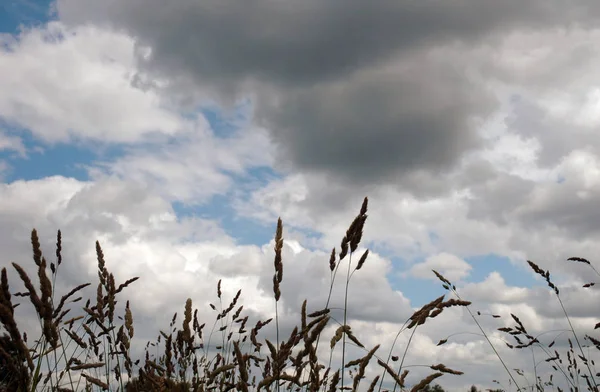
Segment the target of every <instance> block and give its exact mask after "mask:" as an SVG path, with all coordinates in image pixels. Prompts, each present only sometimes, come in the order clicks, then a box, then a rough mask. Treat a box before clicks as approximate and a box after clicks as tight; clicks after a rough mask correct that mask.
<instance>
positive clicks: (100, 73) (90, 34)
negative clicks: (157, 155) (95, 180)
mask: <svg viewBox="0 0 600 392" xmlns="http://www.w3.org/2000/svg"><path fill="white" fill-rule="evenodd" d="M0 65H1V66H2V68H3V69H5V70H6V72H5V73H4V75H3V77H1V78H0V88H1V89H2V91H4V93H3V94H2V97H0V118H2V119H3V120H4V121H5V122H7V123H9V124H11V125H13V126H18V127H21V128H25V129H26V130H29V131H30V132H31V133H33V135H34V136H35V137H37V138H39V139H41V140H43V141H45V142H48V143H56V142H67V141H88V140H94V141H102V142H104V143H110V142H124V143H130V142H135V141H140V140H143V139H144V138H145V137H147V136H148V135H149V134H152V133H162V134H166V135H174V134H176V133H177V132H179V131H181V129H182V128H183V127H184V123H183V121H182V120H181V119H180V118H179V117H178V116H177V115H176V114H174V113H173V112H171V111H170V110H168V109H167V108H165V107H164V104H165V103H164V102H162V101H161V99H160V97H159V96H158V95H157V94H156V93H155V92H153V91H150V90H143V89H141V88H138V87H136V86H135V85H134V80H135V73H136V67H135V58H134V41H133V40H132V39H131V38H129V37H127V36H125V35H123V34H118V33H112V32H109V31H106V30H103V29H99V28H97V27H94V26H85V27H78V28H73V29H71V28H67V27H65V26H64V25H63V24H62V23H60V22H50V23H48V24H47V25H45V26H44V27H41V28H33V29H26V30H25V31H23V32H22V33H21V34H20V35H19V36H17V37H12V36H3V37H2V49H1V50H0Z"/></svg>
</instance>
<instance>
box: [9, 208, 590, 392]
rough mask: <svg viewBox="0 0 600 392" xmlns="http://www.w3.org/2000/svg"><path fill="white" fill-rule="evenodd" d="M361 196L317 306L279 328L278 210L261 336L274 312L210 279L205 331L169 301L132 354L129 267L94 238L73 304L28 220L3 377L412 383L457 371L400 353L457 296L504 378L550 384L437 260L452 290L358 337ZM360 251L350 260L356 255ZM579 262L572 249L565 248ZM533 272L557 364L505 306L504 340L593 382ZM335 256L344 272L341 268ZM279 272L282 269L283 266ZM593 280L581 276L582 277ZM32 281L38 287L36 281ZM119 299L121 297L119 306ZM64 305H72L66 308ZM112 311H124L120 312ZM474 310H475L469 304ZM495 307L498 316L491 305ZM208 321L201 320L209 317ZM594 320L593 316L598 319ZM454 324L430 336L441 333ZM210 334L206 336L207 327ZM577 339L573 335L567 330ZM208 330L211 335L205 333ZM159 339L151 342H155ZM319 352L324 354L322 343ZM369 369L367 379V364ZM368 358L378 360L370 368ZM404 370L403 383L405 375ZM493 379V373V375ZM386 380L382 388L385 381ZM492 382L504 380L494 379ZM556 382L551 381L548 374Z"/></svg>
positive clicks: (141, 383) (217, 387) (318, 387)
mask: <svg viewBox="0 0 600 392" xmlns="http://www.w3.org/2000/svg"><path fill="white" fill-rule="evenodd" d="M367 207H368V200H367V198H365V199H364V202H363V204H362V206H361V209H360V212H359V214H358V215H357V216H356V217H355V219H354V220H353V221H352V223H351V224H350V226H349V228H348V230H347V231H346V233H345V235H344V237H343V239H342V241H341V243H340V247H339V252H336V248H333V249H332V252H331V256H330V259H329V267H330V268H329V269H330V286H329V295H328V297H327V299H326V300H325V301H324V304H323V305H324V306H323V307H322V308H321V309H320V310H317V311H314V312H311V313H307V307H308V305H307V301H306V300H305V301H304V302H303V304H302V307H301V309H300V312H299V314H298V316H299V325H297V326H296V327H295V328H293V330H292V331H291V333H290V334H289V336H283V337H282V336H281V332H282V331H280V327H279V322H280V320H279V310H278V304H279V301H280V298H281V285H282V284H284V279H283V278H284V264H285V263H284V261H283V259H282V249H283V243H284V238H283V222H282V221H281V219H279V220H278V223H277V230H276V234H275V247H274V250H275V259H274V272H273V299H274V313H275V320H274V325H275V330H276V340H275V341H274V342H272V341H270V340H269V339H266V338H262V337H261V329H262V328H263V327H265V326H266V325H268V324H270V323H271V322H273V319H268V320H258V321H257V322H256V323H254V324H253V325H249V316H247V315H244V311H243V306H241V305H239V304H238V302H239V299H240V296H241V290H240V291H238V292H237V294H236V295H235V296H234V297H233V298H232V299H231V300H230V301H229V302H224V301H223V300H224V298H223V294H222V290H221V281H219V282H217V290H216V294H217V300H218V301H217V302H216V303H217V304H218V305H214V304H211V305H210V306H211V307H212V309H213V311H215V312H216V314H217V315H216V317H215V320H214V322H213V323H212V326H211V327H210V331H208V329H209V327H207V324H206V322H202V323H201V321H200V320H198V310H197V309H196V310H194V308H193V304H192V300H191V299H188V300H187V301H186V303H185V305H184V312H183V320H180V323H177V313H175V314H174V315H173V317H172V319H171V322H170V324H169V329H168V330H167V331H168V332H163V331H160V334H159V335H158V336H157V339H156V341H155V342H148V344H147V345H146V348H145V355H144V357H143V358H140V359H137V360H134V359H133V358H131V356H132V349H131V342H132V339H133V338H134V335H135V327H134V318H133V315H132V312H131V308H130V304H129V301H124V300H122V299H121V297H122V296H123V295H124V292H125V291H126V290H127V289H128V288H129V286H131V285H132V284H134V283H135V281H136V280H137V279H138V278H137V277H134V278H131V279H128V280H126V281H125V282H123V283H122V284H117V283H116V281H115V277H114V275H113V274H112V273H110V272H109V271H108V269H107V267H106V262H105V260H104V254H103V251H102V248H101V246H100V244H99V243H98V242H96V255H97V264H98V269H97V272H98V282H97V285H96V286H95V287H96V290H95V295H94V296H92V299H88V300H87V301H86V302H85V304H84V305H81V302H82V297H81V296H79V295H80V293H82V292H83V291H84V290H85V289H87V288H88V287H89V286H91V283H84V284H81V285H79V286H77V287H75V288H73V289H72V290H71V291H69V292H68V293H66V294H64V295H62V296H61V297H60V298H58V294H57V293H56V292H55V282H56V277H57V275H58V273H59V271H60V270H61V268H64V267H63V263H62V256H61V251H62V246H61V233H60V231H59V232H58V235H57V241H56V258H55V261H53V262H51V263H48V262H47V260H46V258H45V257H44V256H43V254H42V251H41V247H40V242H39V239H38V235H37V232H36V230H33V231H32V233H31V244H32V249H33V261H34V263H35V265H36V267H37V277H36V279H35V280H36V283H35V285H34V283H33V280H32V279H31V277H30V276H29V275H28V274H27V273H26V271H25V269H23V268H22V267H21V266H20V265H19V264H17V263H12V267H13V268H14V270H15V272H16V273H17V274H18V275H19V277H20V280H21V281H22V283H23V285H24V287H25V291H23V292H16V293H11V290H10V287H9V284H8V275H7V274H8V272H7V269H6V268H3V269H2V271H1V279H0V321H1V323H2V326H3V329H4V333H3V335H2V336H0V365H2V377H3V380H2V385H4V387H3V388H4V390H7V391H20V392H25V391H38V390H44V391H76V390H77V391H79V390H86V391H91V390H111V391H229V390H239V391H249V390H267V391H278V392H279V391H281V390H285V391H288V390H293V391H341V390H353V391H356V390H361V391H363V390H368V391H375V390H377V391H382V390H393V391H396V390H401V391H408V390H410V391H411V392H416V391H420V390H423V389H427V388H428V386H429V385H430V384H431V383H432V382H433V381H434V380H436V379H438V378H440V377H441V376H443V375H447V376H450V377H453V376H459V375H461V374H462V372H461V371H459V370H455V369H452V368H449V367H447V366H445V365H444V364H436V365H430V366H429V368H430V369H431V372H430V374H428V375H427V376H426V377H424V378H422V379H416V378H413V377H411V376H410V371H409V370H408V369H407V367H408V366H406V365H405V363H404V362H405V358H406V354H407V352H408V350H409V347H410V344H411V342H412V338H413V336H414V334H415V332H416V330H417V329H418V328H419V327H420V326H421V325H423V324H425V323H426V322H427V323H430V322H432V321H431V319H433V318H435V317H437V316H438V315H440V314H441V313H442V312H443V311H444V310H445V309H447V308H450V307H463V308H465V309H466V310H467V311H468V312H469V314H470V315H471V317H472V318H473V320H474V322H475V324H476V325H477V326H478V327H479V330H480V332H481V335H482V336H484V337H485V339H486V341H487V343H488V344H489V345H490V347H491V349H492V350H493V352H494V353H495V354H496V356H497V358H498V363H499V365H500V366H502V367H503V369H504V370H505V372H506V373H507V379H508V380H509V386H508V387H505V389H511V388H514V389H516V390H518V391H520V390H532V391H533V390H534V389H535V390H538V391H541V390H546V389H554V383H553V380H552V378H551V379H550V380H549V381H542V380H541V378H539V377H537V367H538V364H537V363H536V362H535V357H534V367H533V368H534V371H535V374H536V379H535V380H534V381H533V382H530V381H529V380H526V381H525V383H523V381H522V380H521V378H522V377H521V376H523V375H524V373H523V372H522V370H520V369H512V370H511V369H510V368H509V366H508V365H507V364H506V363H505V361H504V360H503V358H502V357H501V356H500V354H499V351H498V350H497V347H496V346H495V345H494V344H493V343H492V339H491V338H490V335H489V333H486V332H485V330H484V329H483V328H482V327H481V324H480V323H479V321H478V318H477V317H475V315H474V314H473V312H472V311H471V309H470V305H471V303H470V302H469V301H466V300H463V299H462V298H461V297H460V295H459V293H458V291H457V289H456V287H455V286H454V285H453V284H452V282H450V281H449V280H447V279H446V278H445V277H444V276H442V275H441V274H439V273H438V272H436V271H433V272H434V273H435V275H436V276H437V277H438V278H439V279H440V281H441V282H442V285H443V287H444V288H445V289H446V290H447V291H448V293H449V294H450V295H453V296H454V297H455V298H450V299H446V298H445V295H442V296H440V297H439V298H436V299H435V300H433V301H431V302H430V303H428V304H426V305H424V306H423V307H422V308H421V309H419V310H418V311H416V312H415V313H414V314H413V315H412V316H411V317H410V318H409V319H408V320H406V322H405V323H404V324H403V325H402V327H401V328H400V330H399V331H398V333H397V335H396V338H395V339H394V342H393V344H392V347H391V348H390V350H389V352H388V353H387V354H384V353H380V352H379V349H380V345H376V346H374V347H365V345H364V344H363V343H362V342H361V338H362V337H361V336H357V335H356V334H355V332H354V331H353V330H352V328H351V326H350V325H349V324H348V323H349V318H348V309H349V307H350V306H351V304H349V303H348V293H349V291H350V290H351V281H352V278H353V276H354V275H355V274H357V273H358V274H360V270H361V268H363V266H364V265H365V263H368V256H369V251H368V250H366V251H365V252H363V253H362V254H360V255H356V251H357V249H358V246H359V244H360V242H361V240H362V234H363V229H364V225H365V222H366V220H367ZM357 258H358V260H356V259H357ZM570 260H572V261H574V262H580V263H584V264H586V265H588V266H589V267H590V268H592V269H593V271H595V272H596V274H597V275H599V276H600V274H598V272H597V271H596V270H595V269H594V268H593V266H592V265H591V263H590V262H589V261H587V260H585V259H582V258H572V259H570ZM529 264H530V266H531V267H532V269H533V270H534V272H536V273H538V274H540V275H541V276H542V277H544V279H545V280H546V282H547V283H548V286H549V287H550V289H552V290H554V292H555V294H556V296H557V298H558V301H559V302H560V304H561V307H562V309H563V311H564V314H565V318H566V320H567V321H568V325H569V329H568V330H567V332H568V333H569V334H570V336H569V338H568V342H569V345H570V346H569V347H570V349H569V351H568V352H567V362H566V366H565V363H564V362H563V360H562V357H560V355H559V354H558V352H556V351H554V353H552V352H551V350H550V348H551V347H552V346H553V345H554V342H552V343H551V344H548V345H543V344H542V343H541V342H540V340H538V337H540V336H538V337H534V336H532V335H530V334H529V333H528V332H527V330H526V328H525V326H524V325H523V323H522V322H521V320H520V319H519V318H518V317H517V316H515V315H513V314H511V317H512V320H513V321H514V322H515V323H516V325H515V326H514V327H501V328H499V330H500V331H502V332H505V333H506V334H508V335H509V337H511V338H512V339H514V340H515V341H516V343H515V344H511V343H508V342H507V341H504V344H506V345H507V346H508V347H510V348H512V349H514V350H523V349H530V350H532V353H533V352H534V351H533V349H534V348H540V349H541V350H543V351H544V353H545V355H546V356H547V358H546V359H545V363H548V364H550V363H551V365H549V366H552V368H553V369H554V370H555V371H556V372H557V373H558V374H559V375H560V376H561V377H564V379H565V382H566V383H567V384H568V385H569V387H570V390H572V391H579V390H581V389H587V390H590V391H596V392H598V384H597V377H598V376H597V374H596V373H595V371H594V369H593V368H594V363H593V361H592V360H591V359H588V357H586V355H585V353H584V351H583V347H582V345H581V341H580V339H579V337H578V335H577V333H576V331H575V330H574V328H573V326H572V324H571V321H570V319H569V317H568V314H567V312H566V310H565V308H564V306H563V304H562V301H561V298H560V295H559V290H558V288H557V287H556V286H555V285H554V284H553V283H552V281H551V280H550V277H549V273H548V272H546V271H544V270H542V269H541V268H540V267H539V266H537V265H536V264H535V263H533V262H529ZM340 268H342V271H345V274H343V273H340ZM286 279H289V278H286ZM336 279H344V281H343V283H344V308H343V318H342V319H341V320H336V319H335V318H334V317H332V315H331V310H332V309H331V308H330V307H329V306H330V301H331V296H332V292H333V288H334V282H335V281H336ZM592 285H593V283H590V284H589V285H587V287H591V286H592ZM36 286H37V287H39V289H36ZM17 298H26V299H28V302H29V303H30V304H31V306H33V308H34V309H35V312H36V314H37V319H38V322H39V330H40V331H41V332H40V336H39V337H38V338H37V339H35V340H33V342H32V344H30V343H29V340H28V336H27V331H22V328H21V327H20V325H19V323H18V322H17V319H16V317H15V313H14V310H15V308H16V307H17V306H20V305H19V304H18V303H16V302H15V301H16V299H17ZM123 303H124V306H123ZM73 309H78V310H79V311H78V313H77V314H75V311H74V312H73V313H71V311H72V310H73ZM120 314H122V316H120ZM478 316H480V313H479V312H478ZM493 317H494V318H500V316H498V315H493ZM208 325H211V324H208ZM330 325H334V326H337V327H336V329H335V333H334V334H333V336H332V337H330V338H329V339H328V338H327V337H326V336H325V330H326V328H327V327H328V326H330ZM596 327H597V328H598V327H600V324H598V325H597V326H596ZM402 333H410V336H409V338H408V343H407V344H406V347H404V348H403V349H402V358H401V359H400V357H399V356H398V355H393V353H394V352H395V351H394V350H395V349H396V347H395V346H396V343H397V340H398V338H399V336H400V335H401V334H402ZM455 335H457V334H453V335H450V336H448V337H447V338H446V339H442V340H440V342H439V344H438V345H442V344H445V343H446V342H447V341H448V339H450V338H452V337H453V336H455ZM215 336H216V337H215ZM571 337H572V338H573V340H574V341H575V345H573V344H572V340H571ZM322 339H328V340H326V341H327V342H328V343H329V347H328V350H327V349H323V348H321V350H319V344H320V343H321V340H322ZM585 339H586V340H588V341H590V342H591V343H592V345H593V346H595V348H597V349H600V341H598V340H596V339H594V338H593V337H590V336H587V335H586V336H585ZM215 342H216V343H215ZM350 347H353V348H354V349H355V350H356V349H359V350H362V352H363V354H362V356H359V357H357V358H353V359H351V360H349V350H348V349H349V348H350ZM159 350H160V351H159ZM323 353H325V355H323ZM334 353H338V354H341V362H340V363H334V362H335V361H334V360H333V359H334ZM368 369H370V370H371V371H370V372H369V373H370V374H371V375H374V376H373V377H372V378H369V379H367V377H366V374H367V370H368ZM377 369H379V370H378V371H377ZM409 381H410V386H409ZM498 383H499V384H501V383H500V382H498ZM384 384H385V388H384ZM501 386H503V385H502V384H501ZM555 389H556V390H558V391H561V389H560V388H559V387H558V386H557V387H556V388H555Z"/></svg>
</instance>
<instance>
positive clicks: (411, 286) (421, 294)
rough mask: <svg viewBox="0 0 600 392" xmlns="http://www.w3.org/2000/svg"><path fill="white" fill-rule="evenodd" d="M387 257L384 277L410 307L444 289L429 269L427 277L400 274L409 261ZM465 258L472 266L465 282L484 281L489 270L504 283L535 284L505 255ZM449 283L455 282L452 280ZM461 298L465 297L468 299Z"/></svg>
mask: <svg viewBox="0 0 600 392" xmlns="http://www.w3.org/2000/svg"><path fill="white" fill-rule="evenodd" d="M390 259H391V260H392V263H393V267H394V272H393V273H392V274H390V275H389V276H388V280H389V282H390V284H391V286H392V288H393V289H394V290H399V291H401V292H402V293H403V294H404V296H405V297H407V298H410V300H411V305H412V306H413V307H420V306H423V305H424V304H426V303H428V302H430V301H432V300H433V299H435V298H437V297H439V296H440V295H442V294H444V293H445V292H446V290H445V289H444V288H443V287H442V282H440V281H439V280H438V279H437V278H436V277H435V275H434V274H433V272H431V279H423V278H416V277H414V276H411V275H408V274H406V275H404V274H403V272H406V271H408V269H409V268H410V266H411V265H412V263H407V262H406V260H403V259H401V258H398V257H390ZM419 261H424V260H419ZM465 261H466V262H467V263H469V264H470V265H471V267H472V269H471V270H470V271H469V275H468V276H467V277H466V278H464V279H463V280H464V281H466V282H472V283H479V282H482V281H484V280H485V279H486V278H487V277H488V276H489V275H490V274H491V273H492V272H498V273H499V274H500V275H501V276H502V278H503V279H504V282H505V284H506V285H507V286H515V287H526V288H529V287H533V286H536V285H539V282H536V280H535V277H534V276H533V274H531V273H530V272H529V271H527V270H525V269H523V268H524V267H521V266H517V265H515V264H514V263H511V262H510V260H509V259H508V258H507V257H503V256H499V255H495V254H487V255H480V256H474V257H467V258H465ZM525 267H527V266H525ZM440 272H442V271H440ZM453 283H455V284H456V282H453ZM459 294H460V288H459ZM465 299H466V300H469V299H468V298H465Z"/></svg>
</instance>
